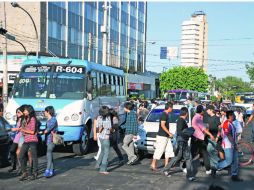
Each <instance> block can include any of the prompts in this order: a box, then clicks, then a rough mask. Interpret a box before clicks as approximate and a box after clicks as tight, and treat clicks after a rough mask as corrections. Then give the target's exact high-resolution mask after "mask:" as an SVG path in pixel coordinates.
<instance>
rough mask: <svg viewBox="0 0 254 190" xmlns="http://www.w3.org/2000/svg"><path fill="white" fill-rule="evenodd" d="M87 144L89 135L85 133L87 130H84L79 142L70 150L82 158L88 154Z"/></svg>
mask: <svg viewBox="0 0 254 190" xmlns="http://www.w3.org/2000/svg"><path fill="white" fill-rule="evenodd" d="M89 144H90V139H89V135H88V133H87V130H86V129H84V131H83V133H82V136H81V139H80V141H79V142H77V143H75V144H73V145H72V150H73V152H74V153H75V154H76V155H78V156H82V155H84V154H87V153H88V151H89Z"/></svg>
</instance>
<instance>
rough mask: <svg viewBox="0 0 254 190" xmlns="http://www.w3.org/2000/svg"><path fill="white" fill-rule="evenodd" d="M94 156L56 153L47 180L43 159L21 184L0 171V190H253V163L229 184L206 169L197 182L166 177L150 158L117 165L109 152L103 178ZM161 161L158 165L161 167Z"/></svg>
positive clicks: (221, 175)
mask: <svg viewBox="0 0 254 190" xmlns="http://www.w3.org/2000/svg"><path fill="white" fill-rule="evenodd" d="M249 135H250V128H247V129H245V132H244V137H245V139H246V140H249ZM94 155H95V153H90V154H88V155H85V156H80V157H79V156H75V155H74V154H72V153H68V152H55V153H54V156H55V165H56V176H54V177H52V178H50V179H46V178H44V177H43V172H44V170H45V165H46V160H45V159H46V158H45V156H43V157H41V158H40V159H39V168H40V175H39V179H37V180H35V181H30V180H27V181H23V182H20V181H19V180H18V177H17V176H15V175H14V174H10V173H8V171H7V170H8V168H1V169H0V190H9V189H13V190H14V189H15V190H17V189H24V190H30V189H31V190H34V189H37V190H40V189H41V190H51V189H52V190H53V189H54V190H56V189H61V190H65V189H88V190H89V189H92V190H94V189H96V190H100V189H102V190H104V189H123V190H125V189H126V190H127V189H128V190H130V189H131V190H136V189H137V190H141V189H147V190H149V189H151V190H156V189H158V190H161V189H163V190H164V189H173V190H182V189H190V190H199V189H200V190H201V189H202V190H206V189H208V187H209V185H211V184H214V185H219V186H221V187H223V188H225V189H226V190H252V189H254V175H253V174H254V164H251V165H250V166H246V167H243V168H241V174H240V175H241V178H243V179H244V182H232V181H231V179H230V176H228V175H227V172H226V171H222V172H220V173H218V176H217V177H216V178H212V177H211V176H208V175H206V174H205V169H204V168H203V167H199V169H198V173H197V179H198V180H197V181H195V182H188V181H187V180H186V178H185V175H184V174H183V173H182V172H176V173H175V174H173V175H172V176H171V177H169V178H168V177H165V176H164V175H162V174H161V173H160V172H152V171H151V170H150V169H149V165H150V162H151V156H150V157H149V156H148V157H146V158H144V159H143V160H141V161H140V163H138V164H137V165H135V166H127V165H123V166H118V165H117V164H116V161H117V158H116V154H115V152H114V151H113V149H112V150H111V153H110V159H109V164H110V166H109V171H110V174H109V175H107V176H105V175H101V174H99V173H98V171H97V170H96V169H95V168H94V165H95V160H94V159H93V156H94ZM162 164H163V161H160V162H159V163H158V165H159V166H162Z"/></svg>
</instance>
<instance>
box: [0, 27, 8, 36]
mask: <svg viewBox="0 0 254 190" xmlns="http://www.w3.org/2000/svg"><path fill="white" fill-rule="evenodd" d="M6 33H7V30H6V29H4V28H2V27H1V28H0V34H1V35H5V34H6Z"/></svg>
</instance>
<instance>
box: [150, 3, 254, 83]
mask: <svg viewBox="0 0 254 190" xmlns="http://www.w3.org/2000/svg"><path fill="white" fill-rule="evenodd" d="M195 11H204V12H205V13H206V15H207V21H208V59H211V60H210V61H208V74H211V75H213V76H215V77H216V78H224V77H226V76H236V77H240V78H242V79H243V80H244V81H249V77H248V75H247V73H246V69H245V64H246V63H249V62H251V61H254V2H155V1H153V2H149V1H148V13H147V70H148V71H155V72H159V73H160V72H162V71H163V67H165V68H172V67H173V66H179V65H180V58H177V59H175V60H163V59H160V47H166V46H167V47H178V48H180V43H181V40H180V39H181V24H182V22H183V21H184V20H189V19H190V18H191V14H193V13H194V12H195ZM151 42H156V43H155V44H152V43H151ZM179 55H180V52H179Z"/></svg>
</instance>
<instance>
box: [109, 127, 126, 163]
mask: <svg viewBox="0 0 254 190" xmlns="http://www.w3.org/2000/svg"><path fill="white" fill-rule="evenodd" d="M119 138H120V135H119V131H115V132H113V133H112V134H111V135H110V143H111V146H112V147H113V149H114V150H115V152H116V154H117V156H118V159H119V160H123V155H122V152H121V150H120V149H119V147H118V143H119Z"/></svg>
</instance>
